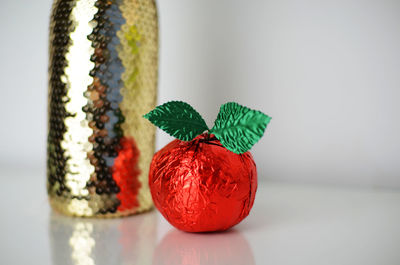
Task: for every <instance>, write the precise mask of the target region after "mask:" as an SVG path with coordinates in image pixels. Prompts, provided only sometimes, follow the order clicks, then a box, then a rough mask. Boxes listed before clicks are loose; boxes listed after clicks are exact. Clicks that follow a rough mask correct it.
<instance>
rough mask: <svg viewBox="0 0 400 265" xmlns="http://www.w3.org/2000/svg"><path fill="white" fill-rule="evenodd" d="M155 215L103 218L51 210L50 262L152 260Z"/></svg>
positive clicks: (108, 264)
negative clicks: (85, 216) (88, 217)
mask: <svg viewBox="0 0 400 265" xmlns="http://www.w3.org/2000/svg"><path fill="white" fill-rule="evenodd" d="M156 228H157V215H156V213H155V212H149V213H145V214H142V215H140V216H134V217H130V218H123V219H114V220H102V219H87V218H86V219H85V218H84V219H82V218H76V219H71V218H66V217H65V216H62V215H59V214H55V213H53V214H51V216H50V225H49V237H50V246H51V257H52V262H53V264H55V265H57V264H73V265H94V264H96V265H102V264H104V265H113V264H141V265H149V264H152V259H153V255H154V249H155V245H156V239H157V229H156Z"/></svg>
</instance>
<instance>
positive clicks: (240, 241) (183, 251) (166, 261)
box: [153, 229, 255, 265]
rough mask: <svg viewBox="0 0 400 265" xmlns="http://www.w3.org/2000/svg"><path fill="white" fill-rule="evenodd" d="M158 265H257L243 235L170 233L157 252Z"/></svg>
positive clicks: (235, 233)
mask: <svg viewBox="0 0 400 265" xmlns="http://www.w3.org/2000/svg"><path fill="white" fill-rule="evenodd" d="M153 264H157V265H200V264H209V265H222V264H229V265H243V264H246V265H254V264H255V260H254V256H253V253H252V250H251V248H250V246H249V244H248V243H247V240H246V238H245V237H244V236H242V235H241V234H240V233H239V232H237V231H235V230H234V229H233V230H230V231H228V232H225V233H214V234H187V233H182V232H180V231H177V230H174V231H171V232H169V233H168V234H167V235H166V236H165V237H164V238H163V239H162V241H161V242H160V244H159V245H158V246H157V248H156V251H155V252H154V259H153Z"/></svg>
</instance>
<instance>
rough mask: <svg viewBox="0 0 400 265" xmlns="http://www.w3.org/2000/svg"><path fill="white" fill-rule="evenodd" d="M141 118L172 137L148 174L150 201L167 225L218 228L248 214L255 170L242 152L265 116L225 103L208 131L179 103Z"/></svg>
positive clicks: (196, 115)
mask: <svg viewBox="0 0 400 265" xmlns="http://www.w3.org/2000/svg"><path fill="white" fill-rule="evenodd" d="M144 117H145V118H147V119H148V120H150V121H151V122H152V123H153V124H155V125H157V126H158V127H160V128H161V129H163V130H164V131H166V132H167V133H169V134H170V135H172V136H174V137H175V138H177V139H175V140H173V141H172V142H171V143H169V144H168V145H166V146H165V147H164V148H162V149H161V150H160V151H158V152H157V153H156V154H155V155H154V157H153V160H152V162H151V165H150V173H149V186H150V191H151V194H152V197H153V201H154V204H155V206H156V207H157V209H158V210H159V211H160V212H161V214H162V215H163V216H164V217H165V218H166V219H167V220H168V222H169V223H171V224H172V225H173V226H175V227H176V228H178V229H180V230H183V231H187V232H211V231H223V230H226V229H229V228H230V227H232V226H234V225H236V224H238V223H239V222H240V221H242V220H243V219H244V218H245V217H246V216H247V215H248V214H249V212H250V210H251V208H252V206H253V203H254V199H255V194H256V190H257V170H256V165H255V163H254V160H253V157H252V155H251V153H250V152H249V151H248V150H249V149H250V148H251V147H252V146H253V145H254V144H255V143H256V142H257V141H258V140H259V139H260V138H261V137H262V135H263V134H264V131H265V128H266V126H267V124H268V123H269V121H270V120H271V118H270V117H268V116H267V115H265V114H263V113H261V112H259V111H255V110H251V109H249V108H246V107H243V106H241V105H239V104H237V103H233V102H230V103H227V104H224V105H222V106H221V109H220V112H219V114H218V117H217V119H216V121H215V124H214V127H213V128H212V129H208V127H207V125H206V123H205V121H204V120H203V118H202V117H201V116H200V114H199V113H198V112H197V111H195V110H194V109H193V108H192V107H191V106H190V105H189V104H187V103H184V102H179V101H172V102H168V103H165V104H163V105H161V106H158V107H157V108H156V109H154V110H153V111H151V112H149V113H148V114H146V115H145V116H144Z"/></svg>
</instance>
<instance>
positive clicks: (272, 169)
mask: <svg viewBox="0 0 400 265" xmlns="http://www.w3.org/2000/svg"><path fill="white" fill-rule="evenodd" d="M158 5H159V13H160V30H161V31H160V40H161V53H160V82H159V103H164V102H166V101H168V100H183V101H187V102H189V103H190V104H192V105H193V106H194V107H195V108H196V109H197V110H198V111H199V112H200V113H202V114H203V115H204V117H205V118H206V120H207V122H208V124H209V126H211V125H212V123H213V121H214V119H215V117H216V115H217V112H218V109H219V106H220V105H221V104H223V103H225V102H227V101H232V100H233V101H237V102H239V103H241V104H244V105H247V106H249V107H251V108H254V109H258V110H261V111H263V112H265V113H267V114H269V115H270V116H272V117H273V120H272V121H271V123H270V126H269V127H268V129H267V132H266V134H265V136H264V138H262V139H261V141H260V142H259V143H258V144H257V145H256V146H255V147H254V148H253V150H252V151H253V154H254V157H255V160H256V162H257V165H258V170H259V177H260V180H267V179H269V180H280V181H290V182H308V183H324V184H332V185H350V186H366V187H389V188H399V187H400V178H399V176H400V137H399V136H400V122H399V121H400V119H399V116H400V104H399V103H400V48H399V47H400V16H399V14H400V1H397V0H393V1H389V0H381V1H377V0H375V1H368V0H365V1H361V0H360V1H357V0H346V1H344V0H335V1H317V0H315V1H296V0H279V1H278V0H276V1H268V0H260V1H256V0H249V1H239V0H218V1H215V0H201V1H193V0H192V1H188V0H168V1H166V0H160V1H158ZM50 7H51V1H50V0H41V1H29V0H18V1H15V0H1V5H0V40H1V41H0V121H1V127H0V128H1V130H0V168H6V167H20V168H21V167H25V168H32V169H41V170H43V168H44V167H45V148H46V109H47V35H48V32H47V30H48V21H49V12H50ZM170 139H171V138H169V137H167V136H166V135H165V134H164V133H161V132H160V133H159V138H158V148H160V147H162V146H163V145H165V144H166V143H167V142H168V141H169V140H170ZM1 177H6V176H1ZM43 178H45V176H43Z"/></svg>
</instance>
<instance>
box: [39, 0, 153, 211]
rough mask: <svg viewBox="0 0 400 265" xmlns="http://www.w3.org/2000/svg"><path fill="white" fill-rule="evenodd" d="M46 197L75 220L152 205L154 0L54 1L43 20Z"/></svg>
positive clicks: (141, 208) (145, 207) (140, 209)
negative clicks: (46, 45)
mask: <svg viewBox="0 0 400 265" xmlns="http://www.w3.org/2000/svg"><path fill="white" fill-rule="evenodd" d="M49 40H50V51H49V60H50V67H49V109H48V113H49V134H48V163H47V164H48V170H47V175H48V181H47V187H48V193H49V199H50V203H51V205H52V206H53V208H55V209H56V210H58V211H60V212H62V213H64V214H68V215H75V216H100V217H113V216H124V215H129V214H133V213H138V212H142V211H145V210H148V209H149V208H151V207H152V201H151V195H150V191H149V188H148V184H147V178H148V169H149V165H150V161H151V158H152V156H153V153H154V138H155V128H154V127H153V126H151V125H150V123H148V122H147V121H145V120H144V119H143V118H142V116H143V115H144V114H145V113H147V112H149V111H150V110H151V109H153V108H154V107H155V103H156V96H157V92H156V87H157V61H158V24H157V10H156V4H155V2H154V0H114V1H103V0H55V2H54V4H53V12H52V17H51V22H50V38H49Z"/></svg>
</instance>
